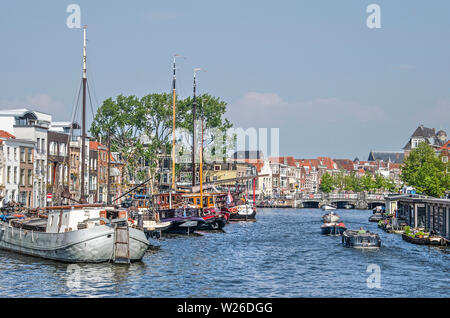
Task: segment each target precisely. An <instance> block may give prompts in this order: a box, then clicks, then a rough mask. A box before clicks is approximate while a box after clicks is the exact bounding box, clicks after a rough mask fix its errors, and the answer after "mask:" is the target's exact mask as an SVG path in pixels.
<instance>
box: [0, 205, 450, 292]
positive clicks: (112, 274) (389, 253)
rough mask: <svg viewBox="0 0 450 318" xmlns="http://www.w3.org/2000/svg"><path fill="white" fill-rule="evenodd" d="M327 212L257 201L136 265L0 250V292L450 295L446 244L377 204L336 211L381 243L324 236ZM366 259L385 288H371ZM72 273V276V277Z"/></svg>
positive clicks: (165, 241)
mask: <svg viewBox="0 0 450 318" xmlns="http://www.w3.org/2000/svg"><path fill="white" fill-rule="evenodd" d="M322 214H323V211H321V210H318V209H303V210H294V209H279V210H277V209H261V210H260V211H259V213H258V215H257V218H258V220H257V222H254V223H253V222H252V223H233V224H229V225H228V226H227V227H226V228H225V229H226V233H205V234H204V235H203V236H200V237H178V238H171V239H167V238H164V239H161V240H160V241H156V242H154V243H155V244H157V245H160V246H161V249H160V250H159V251H156V252H155V251H151V252H150V251H149V252H148V253H147V254H146V255H145V256H144V259H143V261H142V262H140V263H134V264H131V265H130V266H115V265H112V264H79V277H78V278H77V279H75V278H74V276H73V273H72V272H70V271H68V266H69V265H68V264H61V263H57V262H52V261H48V260H43V259H38V258H33V257H27V256H23V255H18V254H14V253H9V252H5V251H0V271H1V273H2V275H1V276H0V297H449V296H450V287H449V286H450V280H449V277H450V275H449V266H448V265H449V260H450V253H449V252H448V249H447V250H442V249H438V248H430V247H424V246H417V245H413V244H409V243H407V242H404V241H403V240H402V239H401V236H399V235H393V234H387V233H385V232H383V231H381V230H379V229H378V228H377V225H376V223H369V222H368V217H369V216H370V214H371V211H356V210H339V211H338V214H339V215H341V217H342V219H343V221H344V222H345V224H346V225H347V227H348V228H353V229H356V228H359V227H360V226H364V227H365V228H367V229H369V230H371V231H374V232H378V233H379V234H380V237H381V239H382V248H381V249H380V250H379V251H361V250H355V249H347V248H344V247H342V246H341V238H340V237H331V236H323V235H321V234H320V224H321V222H322ZM370 264H376V265H378V266H379V267H380V269H381V289H376V288H374V289H369V288H368V287H367V278H368V277H369V275H370V274H371V273H368V272H367V267H368V266H369V265H370ZM74 279H75V280H74Z"/></svg>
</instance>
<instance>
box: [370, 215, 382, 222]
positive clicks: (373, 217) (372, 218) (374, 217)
mask: <svg viewBox="0 0 450 318" xmlns="http://www.w3.org/2000/svg"><path fill="white" fill-rule="evenodd" d="M380 220H383V215H382V214H381V213H375V214H374V215H371V216H370V217H369V222H378V221H380Z"/></svg>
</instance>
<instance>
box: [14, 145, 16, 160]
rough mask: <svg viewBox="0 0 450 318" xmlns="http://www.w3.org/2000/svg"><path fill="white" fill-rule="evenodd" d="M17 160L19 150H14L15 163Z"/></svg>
mask: <svg viewBox="0 0 450 318" xmlns="http://www.w3.org/2000/svg"><path fill="white" fill-rule="evenodd" d="M16 160H17V148H14V161H16Z"/></svg>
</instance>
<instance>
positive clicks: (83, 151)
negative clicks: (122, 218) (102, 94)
mask: <svg viewBox="0 0 450 318" xmlns="http://www.w3.org/2000/svg"><path fill="white" fill-rule="evenodd" d="M86 29H87V26H84V27H83V34H84V38H83V39H84V40H83V111H82V125H83V127H82V134H81V188H80V190H81V194H80V202H82V203H85V202H86V201H85V188H84V174H85V161H86V149H85V148H86V145H85V144H86V83H87V72H86Z"/></svg>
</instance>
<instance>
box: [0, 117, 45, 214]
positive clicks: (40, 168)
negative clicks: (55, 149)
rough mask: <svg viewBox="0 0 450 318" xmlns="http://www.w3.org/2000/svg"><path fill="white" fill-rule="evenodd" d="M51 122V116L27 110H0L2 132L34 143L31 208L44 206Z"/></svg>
mask: <svg viewBox="0 0 450 318" xmlns="http://www.w3.org/2000/svg"><path fill="white" fill-rule="evenodd" d="M51 120H52V116H51V115H48V114H45V113H41V112H37V111H32V110H28V109H12V110H0V127H2V129H3V130H5V131H7V132H8V133H10V134H13V135H14V136H16V137H17V138H19V139H26V140H32V141H34V142H35V145H36V146H35V151H34V154H35V155H34V176H33V207H45V206H46V196H47V191H46V180H47V169H46V167H47V141H48V139H47V131H48V129H49V127H50V123H51ZM6 177H7V176H6Z"/></svg>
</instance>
